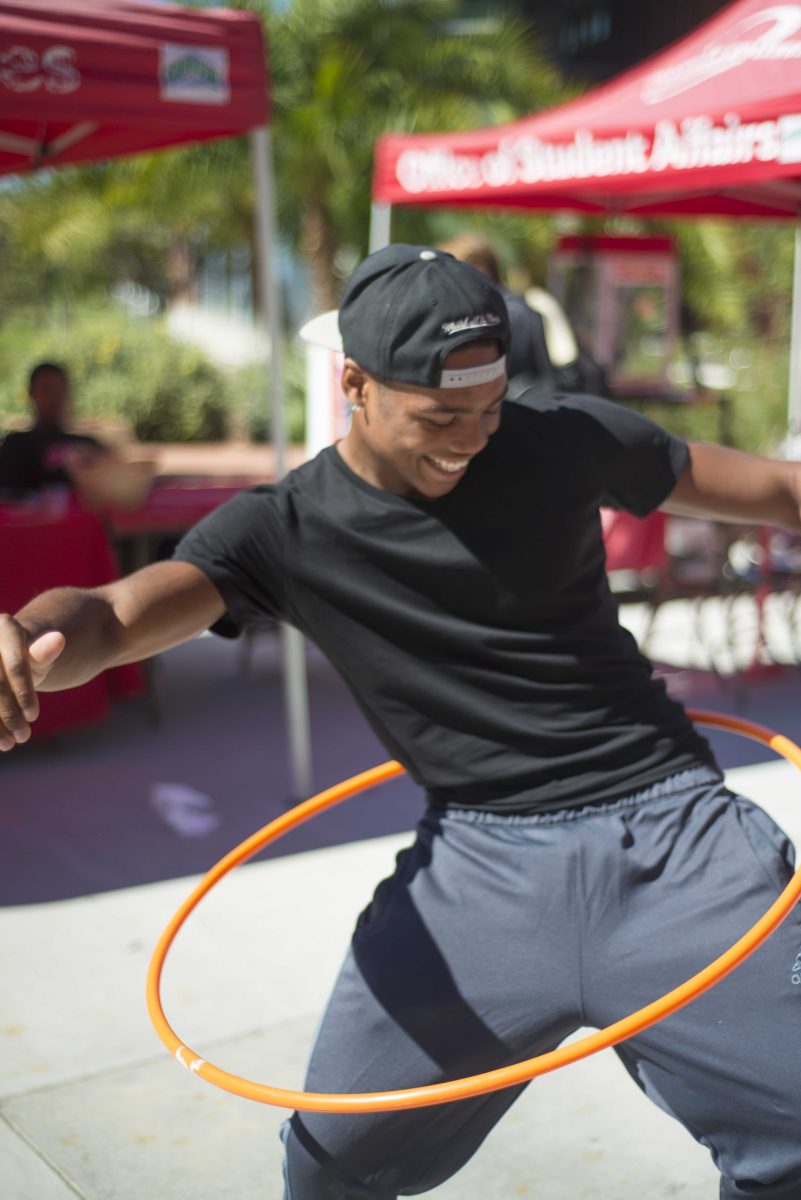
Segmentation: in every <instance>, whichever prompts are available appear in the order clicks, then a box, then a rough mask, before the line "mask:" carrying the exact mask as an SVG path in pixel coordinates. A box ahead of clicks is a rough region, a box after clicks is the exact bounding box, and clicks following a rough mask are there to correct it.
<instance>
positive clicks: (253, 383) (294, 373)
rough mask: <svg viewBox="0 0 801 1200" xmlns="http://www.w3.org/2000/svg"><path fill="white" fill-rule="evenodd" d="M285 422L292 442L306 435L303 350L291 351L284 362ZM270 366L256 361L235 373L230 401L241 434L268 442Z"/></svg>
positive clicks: (287, 433) (287, 435)
mask: <svg viewBox="0 0 801 1200" xmlns="http://www.w3.org/2000/svg"><path fill="white" fill-rule="evenodd" d="M283 368H284V369H283V377H284V422H285V425H286V437H287V441H289V442H295V443H298V442H302V441H303V440H304V438H305V437H306V359H305V354H304V352H303V351H302V350H293V349H290V350H287V351H286V353H285V357H284V363H283ZM270 392H271V387H270V367H269V364H255V363H254V364H252V365H250V366H247V367H243V368H242V369H241V370H239V371H236V372H235V373H234V374H232V375H231V376H230V378H229V381H228V404H229V411H230V412H231V414H232V423H233V424H235V425H236V426H237V428H238V432H239V433H240V435H241V436H243V437H246V438H250V439H251V440H252V441H254V442H263V441H266V440H267V438H268V434H269V428H270V412H271V401H270Z"/></svg>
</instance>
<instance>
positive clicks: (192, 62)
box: [159, 42, 230, 104]
mask: <svg viewBox="0 0 801 1200" xmlns="http://www.w3.org/2000/svg"><path fill="white" fill-rule="evenodd" d="M160 61H161V69H160V72H159V74H160V83H161V98H162V100H174V101H176V102H178V103H183V104H227V103H228V101H229V99H230V93H229V87H228V68H229V62H228V51H227V49H226V48H225V47H224V46H189V45H177V44H175V43H174V42H167V43H164V44H163V45H162V46H161V52H160Z"/></svg>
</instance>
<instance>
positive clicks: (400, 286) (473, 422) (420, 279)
mask: <svg viewBox="0 0 801 1200" xmlns="http://www.w3.org/2000/svg"><path fill="white" fill-rule="evenodd" d="M339 327H340V330H341V336H342V343H343V347H344V351H345V355H346V357H345V365H344V372H343V387H344V390H345V393H346V395H347V397H348V399H349V401H350V403H351V405H352V408H353V421H352V426H351V429H350V431H349V433H348V435H347V436H346V437H345V438H344V439H343V440H342V441H341V442H340V443H339V444H338V445H337V446H334V447H330V448H329V449H327V450H324V451H323V452H322V453H321V454H320V455H319V456H318V457H317V458H316V459H314V460H313V461H312V462H310V463H307V464H305V465H304V466H303V467H301V468H300V469H299V470H297V471H294V472H292V474H290V475H289V476H288V477H287V479H285V480H284V481H282V482H281V483H279V484H277V485H276V486H272V487H260V488H256V489H254V490H252V491H248V492H244V493H242V494H241V495H240V496H238V497H237V498H236V499H234V500H233V501H232V502H231V503H230V504H229V505H226V506H225V507H224V508H222V509H220V510H218V511H217V512H216V513H214V514H213V515H212V516H210V517H209V518H207V519H206V520H205V521H203V522H202V523H201V524H200V525H199V526H198V527H196V529H195V530H194V531H193V532H192V533H190V535H189V536H188V537H187V538H186V539H185V540H184V542H183V543H182V544H181V546H180V547H179V548H178V551H177V554H176V558H175V560H173V561H171V562H163V563H158V564H155V565H152V566H150V567H147V568H146V569H145V570H143V571H140V572H138V573H137V574H135V575H133V576H130V577H129V578H128V579H125V580H120V581H117V582H115V583H113V584H110V585H108V586H107V587H104V588H100V589H97V590H95V591H91V592H84V593H78V592H75V591H74V590H71V589H59V590H56V591H53V592H49V593H46V594H45V595H43V596H41V597H39V598H38V599H37V600H34V601H33V602H32V603H31V604H30V605H28V606H27V607H26V608H25V609H23V610H22V611H21V612H20V613H18V614H17V616H16V617H15V618H13V617H6V618H4V620H3V621H2V623H1V624H0V661H2V662H3V663H4V664H5V667H4V674H5V684H4V686H3V688H2V693H3V694H2V698H0V717H2V721H3V726H0V737H2V741H0V745H2V748H4V749H9V748H10V747H11V746H12V745H14V743H15V742H22V741H24V740H25V739H26V737H27V736H28V734H29V722H30V721H31V720H33V719H34V718H35V714H36V694H35V691H36V689H37V688H39V689H45V688H48V689H49V688H58V687H68V686H71V685H72V684H75V683H78V682H80V681H81V680H83V679H85V678H87V677H88V676H90V675H92V674H93V673H94V672H96V671H98V670H101V669H102V668H104V667H106V666H108V665H110V664H111V663H116V662H125V661H130V660H132V659H136V658H140V657H142V656H143V655H146V654H154V653H157V652H158V651H159V650H162V649H165V648H166V647H168V646H171V645H174V644H175V643H176V642H179V641H181V640H183V639H186V638H189V637H192V636H193V635H194V634H196V633H198V632H199V631H200V630H202V629H205V628H207V627H208V626H211V625H215V626H217V627H218V628H219V629H221V630H223V629H224V627H226V626H227V627H228V628H229V629H232V628H233V629H236V628H243V627H245V626H247V624H248V623H249V622H250V621H252V620H255V619H256V618H258V617H262V616H264V615H265V614H268V615H270V616H273V617H279V618H281V619H285V620H288V621H290V622H293V623H294V624H296V625H297V626H298V627H299V628H300V629H302V630H303V632H304V633H305V634H307V635H308V636H309V637H310V638H312V639H313V640H314V641H315V642H317V644H318V645H319V646H320V647H321V648H322V649H323V650H324V651H325V652H326V653H327V654H328V655H329V657H330V658H331V660H332V662H333V663H334V664H335V665H336V666H337V667H338V669H339V670H340V672H341V673H342V675H343V676H344V678H345V679H346V680H347V682H348V683H349V685H350V687H351V688H352V690H353V692H354V694H355V696H356V697H357V699H358V700H359V703H360V704H361V705H362V707H363V709H364V711H365V712H366V714H367V716H368V718H369V719H370V721H371V722H372V725H373V727H374V729H375V730H376V732H377V733H378V735H379V736H380V737H381V739H382V740H383V742H384V744H385V746H386V747H387V750H388V751H389V753H390V754H392V755H393V756H394V757H396V758H398V759H399V760H400V761H401V762H402V763H403V764H404V765H405V766H406V767H407V768H408V770H409V771H410V773H411V775H412V776H413V777H414V778H415V779H416V780H417V781H418V782H419V783H420V784H421V786H422V787H424V788H425V790H426V792H427V798H428V802H429V807H428V809H427V811H426V814H425V816H424V817H423V819H422V821H421V822H420V825H419V827H418V836H417V839H416V841H415V843H414V845H413V846H412V847H411V848H410V849H409V850H407V851H405V852H404V853H403V854H402V855H401V856H400V858H399V861H398V865H397V869H396V871H395V873H394V875H393V876H392V878H391V879H389V880H386V881H385V882H384V883H382V884H381V885H380V886H379V888H378V890H377V892H376V894H375V896H374V898H373V900H372V902H371V904H370V905H369V906H368V908H367V909H366V910H365V912H364V913H363V915H362V916H361V918H360V919H359V922H358V924H357V928H356V931H355V933H354V937H353V941H352V944H351V947H350V950H349V952H348V955H347V958H346V961H345V964H344V966H343V969H342V973H341V975H340V978H339V980H338V981H337V983H336V985H335V989H334V993H333V995H332V998H331V1001H330V1003H329V1006H328V1009H327V1011H326V1014H325V1017H324V1019H323V1022H322V1025H321V1028H320V1032H319V1035H318V1038H317V1041H316V1044H315V1047H314V1051H313V1054H312V1058H311V1063H310V1067H309V1072H308V1078H307V1081H306V1086H307V1088H308V1089H310V1090H312V1091H373V1090H383V1089H394V1088H402V1087H408V1086H413V1085H417V1084H424V1083H429V1082H436V1081H439V1080H442V1079H447V1078H453V1077H456V1076H461V1075H465V1074H470V1073H473V1072H477V1071H483V1070H487V1069H490V1068H492V1067H498V1066H501V1065H503V1064H506V1063H510V1062H514V1061H517V1060H519V1059H522V1058H527V1057H531V1056H533V1055H535V1054H538V1053H540V1052H543V1051H546V1050H548V1049H550V1048H552V1047H554V1046H556V1045H558V1044H559V1043H560V1042H561V1041H562V1040H563V1039H564V1038H565V1037H567V1036H568V1035H569V1034H570V1033H571V1032H572V1031H573V1030H575V1029H576V1028H578V1027H579V1026H582V1025H590V1026H592V1025H595V1026H603V1025H605V1024H607V1023H609V1022H610V1021H612V1020H615V1019H617V1018H619V1017H621V1016H622V1015H624V1014H625V1013H627V1012H629V1011H631V1010H633V1009H635V1008H637V1007H639V1006H640V1005H642V1004H644V1003H646V1002H647V1001H649V1000H652V999H654V998H656V997H657V996H659V995H660V994H661V993H663V992H664V991H666V990H668V989H669V988H671V987H673V986H675V985H676V984H677V983H679V982H681V981H682V980H683V979H685V978H686V977H688V976H689V975H691V974H693V973H694V972H695V971H697V970H698V969H699V968H700V967H701V966H703V965H705V964H706V963H707V962H708V961H709V960H710V959H712V958H713V957H715V956H716V955H717V954H719V953H720V952H721V951H722V950H723V949H725V948H726V947H727V946H728V945H729V944H730V943H731V942H733V941H734V940H735V939H736V938H737V937H738V936H739V935H740V934H742V933H743V932H744V930H745V929H747V928H748V927H749V926H750V925H751V924H752V923H753V922H754V921H755V920H756V919H757V918H758V917H759V916H760V915H761V914H762V913H763V912H764V910H765V909H766V908H767V907H768V905H769V904H770V903H771V902H772V900H773V899H774V898H775V896H776V894H777V893H778V891H779V889H780V888H781V887H782V885H783V884H784V883H785V881H786V880H787V879H788V877H789V874H790V872H791V870H792V864H791V851H790V848H789V845H788V841H787V839H786V837H785V836H784V835H783V834H782V833H781V831H780V830H778V829H777V828H776V826H775V825H773V823H772V822H771V821H770V820H768V819H767V818H766V817H765V815H764V814H763V813H762V812H761V810H759V809H757V808H755V807H754V806H752V805H750V804H749V803H748V802H747V801H745V800H742V799H741V798H738V797H735V796H733V795H731V794H730V793H729V792H727V791H726V789H725V787H724V785H723V782H722V779H721V774H720V771H719V769H718V767H717V766H716V764H715V762H714V759H713V757H712V755H711V752H710V750H709V747H708V746H707V744H706V742H705V741H704V740H703V739H702V738H701V737H700V736H699V735H698V734H697V733H696V732H695V731H694V729H693V727H692V726H691V724H690V722H689V721H688V719H687V717H686V715H685V713H684V712H683V710H682V708H681V707H680V706H679V705H678V704H677V703H676V702H674V701H673V700H671V699H669V698H668V696H667V695H666V693H665V690H664V687H663V685H662V683H661V682H658V681H655V680H654V679H653V678H652V677H651V672H650V668H649V664H648V663H647V662H646V660H645V659H644V658H643V657H642V656H641V655H640V654H639V652H638V651H637V648H636V646H635V644H634V641H633V639H632V638H631V637H630V636H629V634H628V633H626V632H625V631H623V630H622V629H621V628H620V626H619V625H618V623H617V618H616V610H615V603H614V600H613V598H612V596H611V594H610V592H609V589H608V586H607V583H606V576H605V572H604V551H603V542H602V538H601V529H600V521H599V515H598V509H599V506H600V505H601V504H616V505H619V506H621V507H624V508H627V509H629V510H630V511H632V512H634V513H637V514H645V513H647V512H648V511H650V510H651V509H653V508H655V507H657V506H660V505H662V506H664V507H669V508H670V510H671V511H675V512H682V513H688V514H696V515H699V516H705V517H715V518H719V519H724V520H725V519H727V518H728V519H732V520H736V521H755V522H765V523H770V524H776V525H784V526H787V527H788V528H791V529H801V514H800V512H799V507H800V504H801V472H800V471H799V467H798V466H796V465H794V464H790V463H785V462H778V461H776V462H774V461H769V460H766V459H760V458H756V457H754V456H751V455H748V454H742V453H738V452H736V451H732V450H726V449H723V448H720V447H715V446H703V445H696V446H692V447H690V448H688V447H687V446H685V445H684V444H683V443H682V442H680V441H678V440H676V439H675V438H672V437H670V436H668V435H667V434H666V433H664V432H663V431H662V430H660V429H659V428H658V427H657V426H655V425H653V424H652V423H651V422H649V421H647V420H645V419H643V418H641V417H639V416H637V415H636V414H634V413H632V412H629V411H627V410H626V409H624V408H622V407H621V406H617V405H614V404H610V403H608V402H606V401H603V400H599V399H597V398H593V397H586V396H585V397H582V396H572V397H560V398H556V399H544V400H542V401H540V402H539V403H538V404H537V405H536V406H535V407H533V408H522V407H520V406H518V405H513V404H509V405H506V406H504V411H503V414H502V401H503V397H504V389H505V383H506V377H505V362H504V355H505V351H506V348H507V345H508V338H509V330H508V321H507V316H506V312H505V308H504V304H503V300H502V298H501V296H500V295H499V293H498V292H497V291H496V290H495V289H494V288H493V287H492V285H491V284H490V283H489V281H488V280H487V279H486V278H485V277H484V276H483V275H481V274H480V273H479V272H477V271H475V270H473V268H471V267H469V266H467V265H466V264H463V263H459V262H458V261H457V260H455V259H453V258H451V257H450V256H448V255H445V254H441V253H438V252H435V251H432V250H429V249H426V248H422V247H410V246H391V247H388V248H386V249H385V250H382V251H379V252H378V253H377V254H374V255H372V256H371V257H370V258H368V259H367V260H366V261H365V262H364V263H362V264H361V266H360V267H359V268H358V269H357V270H356V272H355V273H354V275H353V277H352V279H351V280H350V282H349V284H348V287H347V288H346V291H345V294H344V296H343V301H342V305H341V309H340V313H339ZM2 674H3V673H2V672H0V676H2ZM799 943H801V922H799V919H798V916H797V915H794V916H792V917H790V918H788V920H787V921H785V922H784V924H783V925H782V926H781V928H780V929H779V930H778V931H777V933H776V934H775V935H774V936H773V937H772V938H770V939H769V941H768V942H767V943H766V945H765V946H764V947H763V948H762V949H761V950H760V952H759V953H758V954H757V955H755V956H754V957H752V958H751V959H749V961H748V962H747V963H745V964H744V965H743V966H742V967H740V968H739V969H738V970H737V971H736V972H734V973H733V975H731V976H730V977H729V978H728V979H726V980H725V981H724V982H723V983H722V984H720V985H719V986H718V987H717V988H715V989H713V990H712V991H711V992H709V993H707V994H706V995H705V996H704V997H702V998H701V999H699V1000H698V1001H696V1002H695V1003H694V1004H692V1005H690V1006H688V1007H687V1008H685V1009H683V1010H682V1011H681V1012H679V1013H676V1014H675V1015H674V1016H672V1017H670V1018H669V1019H668V1020H666V1021H664V1022H662V1023H660V1024H658V1025H657V1026H655V1027H654V1028H652V1029H650V1030H648V1031H646V1032H645V1033H643V1034H641V1035H640V1036H638V1037H637V1038H634V1039H632V1040H631V1041H629V1042H627V1043H625V1044H624V1045H622V1046H620V1047H619V1049H618V1052H619V1054H620V1056H621V1058H622V1059H623V1061H624V1063H625V1064H626V1066H627V1068H628V1069H629V1071H630V1073H631V1075H632V1077H633V1078H634V1080H635V1081H636V1082H637V1083H638V1084H639V1085H640V1086H641V1087H642V1088H643V1089H644V1090H645V1091H646V1092H647V1093H648V1095H649V1096H651V1097H652V1099H653V1100H654V1101H655V1102H656V1103H658V1104H659V1105H661V1106H662V1107H663V1108H664V1109H666V1110H667V1111H668V1112H671V1113H672V1114H673V1115H675V1116H676V1117H677V1118H678V1119H679V1120H680V1121H682V1122H683V1123H684V1124H685V1126H686V1127H687V1128H688V1130H689V1131H690V1133H691V1134H692V1135H693V1136H694V1137H696V1138H697V1139H699V1140H700V1141H702V1142H703V1143H704V1144H705V1145H707V1146H708V1147H709V1149H710V1151H711V1152H712V1154H713V1156H714V1158H715V1161H716V1163H717V1165H718V1167H719V1168H720V1172H721V1196H723V1197H725V1198H726V1200H735V1198H736V1197H744V1196H760V1197H765V1198H767V1197H770V1198H771V1200H790V1198H792V1200H799V1197H801V1137H799V1116H798V1114H799V1112H801V1036H799V1035H801V1008H799V1006H800V1005H801V989H799V988H798V987H797V986H796V985H795V984H794V983H793V964H794V962H795V961H796V957H797V953H798V948H799ZM515 1095H516V1092H515V1091H513V1090H512V1091H510V1090H506V1091H503V1092H498V1093H494V1094H491V1095H489V1096H484V1097H481V1098H478V1099H475V1100H471V1101H462V1102H460V1103H457V1104H452V1105H449V1106H444V1107H439V1108H435V1109H431V1108H427V1109H422V1110H419V1111H407V1112H403V1113H398V1114H391V1113H384V1114H375V1115H364V1116H362V1115H359V1116H354V1117H345V1116H328V1115H322V1114H296V1115H295V1116H294V1117H293V1118H292V1120H291V1121H290V1122H288V1123H287V1124H286V1126H285V1130H284V1136H285V1142H286V1182H285V1186H286V1196H287V1197H288V1200H389V1198H390V1197H396V1196H397V1195H399V1194H404V1195H411V1194H414V1193H419V1192H423V1191H427V1190H429V1189H431V1188H433V1187H435V1186H436V1185H437V1184H438V1183H440V1182H442V1181H443V1180H444V1179H446V1178H448V1177H449V1176H450V1175H452V1174H453V1173H454V1172H455V1171H456V1170H458V1168H459V1167H460V1166H461V1165H462V1164H463V1163H464V1162H465V1161H466V1160H467V1159H468V1158H469V1157H470V1155H471V1154H472V1153H473V1151H474V1150H475V1149H476V1148H477V1147H478V1145H479V1144H480V1143H481V1141H482V1139H483V1138H484V1136H485V1135H486V1134H487V1132H488V1131H489V1130H490V1129H491V1127H492V1126H493V1125H494V1124H495V1122H496V1121H497V1120H498V1119H499V1117H500V1116H501V1115H502V1113H503V1112H504V1111H505V1110H506V1109H507V1108H508V1107H509V1105H510V1104H511V1103H512V1102H513V1100H514V1099H515Z"/></svg>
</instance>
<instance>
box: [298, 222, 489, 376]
mask: <svg viewBox="0 0 801 1200" xmlns="http://www.w3.org/2000/svg"><path fill="white" fill-rule="evenodd" d="M333 317H334V314H333V313H326V314H323V316H322V317H318V318H315V319H314V320H313V321H311V322H309V324H308V326H306V327H304V329H303V330H301V336H302V337H304V338H305V339H306V340H307V341H311V342H317V343H318V344H323V345H328V346H329V348H335V347H334V346H333V339H332V338H331V336H330V334H329V337H328V340H326V339H325V337H324V336H320V334H319V331H320V330H322V329H323V327H324V326H325V324H326V321H328V326H329V329H330V326H331V324H332V321H331V318H333ZM338 322H339V334H340V339H341V345H340V347H337V348H341V349H342V350H343V351H344V353H345V354H347V355H348V356H349V357H350V358H353V359H355V361H356V362H357V363H358V364H359V366H360V367H363V368H364V370H365V371H367V372H369V374H370V375H373V376H375V377H376V378H378V379H382V380H386V381H387V382H392V381H396V382H398V383H411V384H416V385H419V386H421V387H466V386H470V385H472V384H476V383H482V382H486V381H488V380H491V379H495V378H499V377H500V376H501V375H503V374H504V373H505V369H506V367H505V361H504V358H503V356H505V354H506V352H507V350H508V348H509V317H508V314H507V311H506V304H505V302H504V299H503V296H502V295H501V293H500V292H499V291H498V289H497V288H496V287H495V286H494V285H493V284H492V282H491V281H490V280H489V279H488V278H487V276H486V275H483V274H482V272H481V271H478V270H476V268H475V267H471V266H469V265H468V264H467V263H463V262H461V261H460V260H459V259H457V258H454V256H453V255H452V254H447V253H446V252H445V251H442V250H433V249H431V247H429V246H409V245H405V244H403V243H394V244H393V245H390V246H385V247H384V248H383V249H382V250H377V251H376V252H375V253H374V254H371V255H369V257H368V258H366V259H365V260H364V261H363V262H362V263H360V265H359V266H358V267H357V268H356V270H355V271H354V272H353V275H352V276H351V277H350V279H349V280H348V283H347V286H346V288H345V291H344V293H343V296H342V302H341V304H340V307H339V314H338ZM483 341H497V342H498V343H499V347H500V352H501V355H500V357H499V359H498V360H497V361H496V362H493V363H491V364H489V366H487V367H471V368H468V369H466V370H464V371H459V372H457V371H446V370H444V363H445V359H446V358H447V356H448V355H449V354H450V352H451V351H452V350H455V349H456V348H457V347H459V346H466V345H470V344H471V343H474V342H483Z"/></svg>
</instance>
